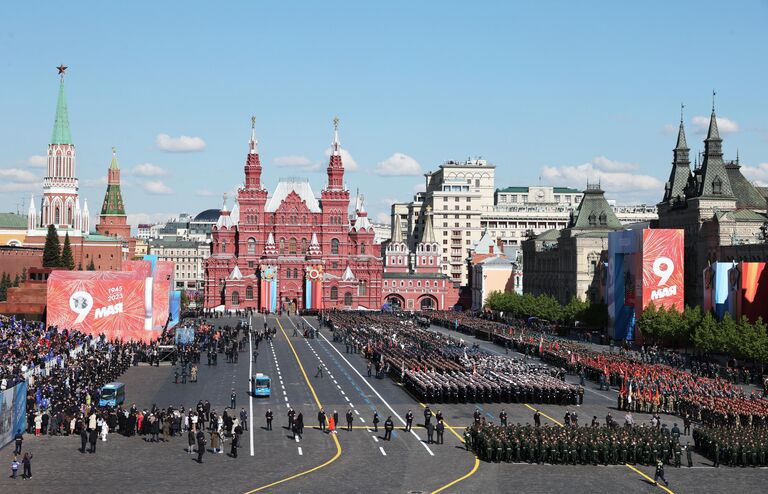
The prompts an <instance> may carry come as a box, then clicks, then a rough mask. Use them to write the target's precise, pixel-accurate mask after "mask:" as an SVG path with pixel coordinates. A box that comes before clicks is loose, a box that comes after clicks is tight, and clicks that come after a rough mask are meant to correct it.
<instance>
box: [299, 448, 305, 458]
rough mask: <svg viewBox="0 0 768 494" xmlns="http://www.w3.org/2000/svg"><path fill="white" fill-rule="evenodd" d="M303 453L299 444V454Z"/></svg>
mask: <svg viewBox="0 0 768 494" xmlns="http://www.w3.org/2000/svg"><path fill="white" fill-rule="evenodd" d="M303 454H304V453H303V452H302V451H301V446H299V456H302V455H303Z"/></svg>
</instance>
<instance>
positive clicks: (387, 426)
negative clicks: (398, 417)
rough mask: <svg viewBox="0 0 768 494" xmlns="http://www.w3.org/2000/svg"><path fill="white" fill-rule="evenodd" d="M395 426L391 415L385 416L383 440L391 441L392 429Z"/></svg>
mask: <svg viewBox="0 0 768 494" xmlns="http://www.w3.org/2000/svg"><path fill="white" fill-rule="evenodd" d="M394 428H395V424H394V422H392V416H391V415H390V416H389V417H387V420H385V421H384V440H385V441H391V440H392V429H394Z"/></svg>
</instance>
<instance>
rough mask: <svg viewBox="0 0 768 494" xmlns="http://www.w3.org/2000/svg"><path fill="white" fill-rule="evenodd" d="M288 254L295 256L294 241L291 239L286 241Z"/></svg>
mask: <svg viewBox="0 0 768 494" xmlns="http://www.w3.org/2000/svg"><path fill="white" fill-rule="evenodd" d="M288 253H289V254H290V255H292V256H295V255H296V239H295V238H293V237H291V240H289V241H288Z"/></svg>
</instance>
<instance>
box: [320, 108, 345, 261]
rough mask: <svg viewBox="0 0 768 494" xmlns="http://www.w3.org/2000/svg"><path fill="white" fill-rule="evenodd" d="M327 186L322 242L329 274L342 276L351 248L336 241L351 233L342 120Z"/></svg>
mask: <svg viewBox="0 0 768 494" xmlns="http://www.w3.org/2000/svg"><path fill="white" fill-rule="evenodd" d="M327 172H328V185H326V187H325V189H323V190H322V192H320V203H321V204H322V210H323V220H322V221H323V232H322V238H321V239H320V242H321V246H322V250H323V253H324V254H325V256H326V260H328V261H330V264H329V265H327V266H326V272H329V273H331V274H333V275H336V276H341V274H342V272H343V270H344V267H345V266H346V259H347V256H349V254H350V252H349V250H350V246H349V245H348V244H347V243H345V242H338V240H337V241H336V242H334V239H342V238H345V237H347V235H348V229H349V191H348V190H346V189H345V188H344V164H343V163H342V160H341V143H340V142H339V119H338V118H334V119H333V143H332V144H331V157H330V159H329V161H328V168H327Z"/></svg>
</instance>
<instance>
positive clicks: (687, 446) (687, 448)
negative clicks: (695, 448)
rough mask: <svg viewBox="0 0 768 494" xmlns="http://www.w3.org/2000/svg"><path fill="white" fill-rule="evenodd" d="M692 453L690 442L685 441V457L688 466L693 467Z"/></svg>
mask: <svg viewBox="0 0 768 494" xmlns="http://www.w3.org/2000/svg"><path fill="white" fill-rule="evenodd" d="M692 456H693V455H692V454H691V442H690V441H688V442H686V443H685V459H686V460H688V468H692V467H693V457H692Z"/></svg>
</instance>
